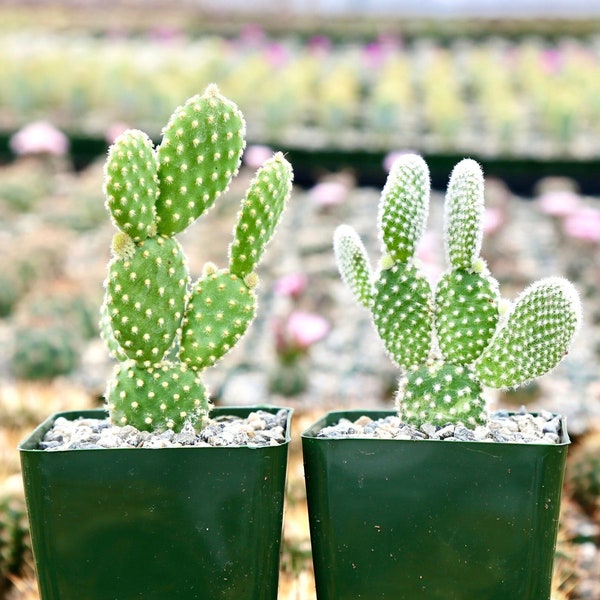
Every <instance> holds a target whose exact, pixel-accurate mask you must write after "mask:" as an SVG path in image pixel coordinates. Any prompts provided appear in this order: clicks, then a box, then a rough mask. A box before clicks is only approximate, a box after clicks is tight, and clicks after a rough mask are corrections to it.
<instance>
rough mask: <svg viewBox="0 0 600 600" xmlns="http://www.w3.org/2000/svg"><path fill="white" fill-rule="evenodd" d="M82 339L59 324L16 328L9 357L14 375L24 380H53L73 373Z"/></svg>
mask: <svg viewBox="0 0 600 600" xmlns="http://www.w3.org/2000/svg"><path fill="white" fill-rule="evenodd" d="M80 346H81V338H80V337H79V335H78V332H76V331H73V328H72V327H68V326H67V325H65V324H61V323H48V324H46V323H40V324H37V323H34V324H31V325H27V326H21V327H19V328H18V329H17V330H16V332H15V342H14V348H13V352H12V357H11V368H12V371H13V374H14V375H15V376H16V377H17V378H19V379H24V380H31V381H34V380H43V379H52V378H54V377H57V376H58V375H68V374H69V373H72V372H73V371H74V370H75V368H76V367H77V365H78V362H79V354H80V351H81V348H80Z"/></svg>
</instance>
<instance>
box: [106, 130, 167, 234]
mask: <svg viewBox="0 0 600 600" xmlns="http://www.w3.org/2000/svg"><path fill="white" fill-rule="evenodd" d="M157 171H158V161H157V158H156V153H155V151H154V147H153V145H152V140H151V139H150V138H149V137H148V136H147V135H146V134H145V133H144V132H143V131H139V130H137V129H129V130H127V131H125V132H123V133H122V134H121V135H120V136H119V137H118V138H117V139H116V140H115V142H114V144H113V145H112V146H111V147H110V149H109V151H108V158H107V159H106V162H105V164H104V194H105V196H106V206H107V208H108V210H109V212H110V214H111V217H112V219H113V222H114V224H115V226H116V227H118V228H119V229H120V230H121V231H122V232H124V233H126V234H128V235H129V236H130V237H131V239H132V240H133V241H134V242H139V241H141V240H144V239H146V238H147V237H148V235H150V232H151V229H152V223H153V222H154V204H155V202H156V198H157V196H158V177H157Z"/></svg>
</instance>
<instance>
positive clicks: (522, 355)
mask: <svg viewBox="0 0 600 600" xmlns="http://www.w3.org/2000/svg"><path fill="white" fill-rule="evenodd" d="M580 317H581V307H580V301H579V297H578V295H577V292H576V290H575V288H574V287H573V285H572V284H571V283H570V282H569V281H567V280H566V279H562V278H560V277H549V278H546V279H542V280H540V281H538V282H536V283H534V284H533V285H531V286H530V287H528V288H527V289H526V290H525V291H524V292H523V293H522V294H521V295H520V296H519V297H518V298H517V300H516V302H515V305H514V307H513V309H512V311H511V312H510V313H509V315H508V319H507V321H506V323H505V324H504V325H503V327H502V328H501V329H500V330H499V331H498V333H497V334H496V336H495V337H494V338H492V340H491V342H490V345H489V346H488V347H487V348H486V349H485V351H484V352H483V354H482V355H481V356H480V358H479V359H478V360H477V362H476V363H475V370H476V373H477V375H478V376H479V378H480V380H481V381H482V382H483V383H484V384H485V385H489V386H491V387H497V388H508V387H513V386H518V385H522V384H523V383H526V382H528V381H530V380H531V379H534V378H536V377H539V376H541V375H544V374H545V373H548V372H549V371H551V370H552V369H553V368H554V367H555V366H556V365H557V364H558V363H559V362H560V361H561V360H562V358H563V357H564V356H565V354H567V352H568V351H569V346H570V344H571V340H572V338H573V336H574V334H575V332H576V331H577V329H578V327H579V321H580Z"/></svg>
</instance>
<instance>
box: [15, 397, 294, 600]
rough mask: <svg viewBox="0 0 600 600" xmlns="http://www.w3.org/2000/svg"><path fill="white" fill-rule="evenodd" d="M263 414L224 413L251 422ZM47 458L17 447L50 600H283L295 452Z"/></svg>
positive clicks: (225, 450) (32, 440)
mask: <svg viewBox="0 0 600 600" xmlns="http://www.w3.org/2000/svg"><path fill="white" fill-rule="evenodd" d="M257 408H261V409H263V410H267V411H269V412H272V413H275V412H277V411H278V410H280V409H279V408H275V407H251V408H248V407H244V408H217V409H214V411H213V413H212V415H213V416H218V415H224V414H230V415H238V416H241V417H245V416H247V415H248V414H249V413H250V412H251V411H252V410H256V409H257ZM287 410H288V422H287V436H286V442H285V443H284V444H281V445H279V446H268V447H264V448H248V447H211V448H208V447H207V448H191V447H187V448H186V447H183V448H161V449H150V448H148V449H143V448H129V449H98V450H91V449H90V450H67V451H58V452H45V451H43V450H39V449H37V447H38V443H39V441H40V440H41V438H42V437H43V436H44V434H45V432H46V431H47V430H48V429H49V428H50V427H51V426H52V423H53V422H54V421H55V419H56V418H57V417H59V416H63V417H66V418H67V419H75V418H77V417H79V416H84V417H91V418H104V417H105V416H106V414H105V413H104V412H103V411H78V412H66V413H58V414H55V415H53V416H51V417H50V418H49V419H47V420H46V421H45V422H44V423H42V424H41V425H40V426H39V427H38V428H37V429H36V430H35V431H34V432H33V433H32V434H31V435H30V436H29V437H28V438H27V439H25V440H24V441H23V442H22V443H21V444H20V445H19V450H20V455H21V464H22V470H23V479H24V483H25V494H26V499H27V508H28V512H29V519H30V527H31V535H32V543H33V551H34V557H35V562H36V569H37V575H38V581H39V589H40V594H41V598H42V600H79V599H85V600H109V599H110V600H133V599H143V600H159V599H160V600H166V599H168V600H192V599H194V598H201V599H204V600H205V599H208V598H211V599H213V598H214V599H222V600H276V598H277V586H278V578H279V555H280V545H281V533H282V521H283V500H284V488H285V478H286V468H287V453H288V446H289V441H290V420H291V413H292V411H291V410H290V409H287Z"/></svg>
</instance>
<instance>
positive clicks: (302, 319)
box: [285, 311, 329, 350]
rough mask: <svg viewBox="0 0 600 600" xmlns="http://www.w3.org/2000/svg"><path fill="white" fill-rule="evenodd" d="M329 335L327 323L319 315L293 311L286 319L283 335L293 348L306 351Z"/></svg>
mask: <svg viewBox="0 0 600 600" xmlns="http://www.w3.org/2000/svg"><path fill="white" fill-rule="evenodd" d="M328 333H329V323H328V322H327V321H326V320H325V319H324V318H323V317H321V316H320V315H317V314H315V313H310V312H304V311H295V312H293V313H292V314H291V315H290V316H289V317H288V319H287V321H286V324H285V334H286V337H287V339H288V340H289V341H290V342H291V343H292V345H293V346H294V347H295V348H298V349H300V350H307V349H308V348H310V346H312V345H313V344H315V343H316V342H318V341H320V340H322V339H323V338H324V337H325V336H326V335H327V334H328Z"/></svg>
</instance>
